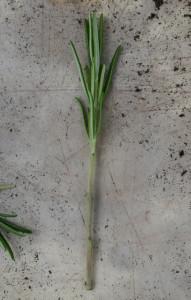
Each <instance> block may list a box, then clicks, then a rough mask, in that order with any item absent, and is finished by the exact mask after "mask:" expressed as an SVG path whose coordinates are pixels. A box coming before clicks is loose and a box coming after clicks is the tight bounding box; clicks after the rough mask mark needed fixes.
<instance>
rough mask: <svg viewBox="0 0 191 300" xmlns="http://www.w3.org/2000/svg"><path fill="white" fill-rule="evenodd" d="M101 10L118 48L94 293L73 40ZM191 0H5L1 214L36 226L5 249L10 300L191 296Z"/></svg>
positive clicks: (0, 284)
mask: <svg viewBox="0 0 191 300" xmlns="http://www.w3.org/2000/svg"><path fill="white" fill-rule="evenodd" d="M93 9H95V10H96V11H97V12H98V13H99V12H103V13H104V15H105V16H106V17H107V26H106V32H107V33H106V43H107V45H106V53H107V57H106V60H107V59H108V57H109V55H111V53H112V52H113V51H114V49H115V47H116V46H117V45H118V44H119V43H122V45H123V47H124V52H123V55H122V57H121V59H120V63H119V66H118V70H117V76H116V80H115V84H114V87H113V90H112V92H111V93H110V96H109V97H108V99H107V104H106V109H105V115H104V126H103V127H104V130H103V134H102V136H101V138H100V146H99V166H98V170H97V185H98V186H99V189H98V192H97V198H98V199H99V201H98V204H97V205H96V213H95V214H96V222H95V223H96V224H95V228H96V256H97V257H96V288H95V290H94V291H92V292H86V291H85V290H84V288H83V273H84V266H85V264H84V263H85V262H84V255H85V229H84V225H83V214H84V209H85V207H84V194H85V190H86V179H87V155H88V147H87V141H86V136H85V132H84V129H83V125H82V119H81V115H80V111H79V108H78V106H77V105H76V104H75V102H74V101H73V98H74V96H76V95H81V94H82V92H81V87H80V84H79V80H78V76H77V72H76V66H75V64H74V62H73V59H72V56H71V53H70V50H69V48H68V42H69V40H70V39H72V40H74V41H75V43H76V45H77V47H78V49H79V51H80V54H81V56H82V59H84V58H85V51H84V44H83V43H84V39H83V25H82V20H83V18H84V17H85V16H86V15H87V14H88V12H89V11H90V10H93ZM190 16H191V1H188V0H185V1H178V0H169V1H168V0H166V1H165V0H164V1H156V0H155V1H153V0H145V1H143V0H137V1H133V0H121V1H120V0H113V1H109V0H108V1H106V0H102V1H101V0H100V1H85V0H84V1H77V0H76V1H73V2H72V1H71V2H70V1H64V0H1V1H0V96H1V97H0V109H1V115H0V139H1V143H0V168H1V169H0V170H1V172H0V179H1V181H2V180H4V181H7V182H15V183H16V184H17V187H16V189H15V190H13V191H6V192H4V193H2V194H1V211H15V212H17V213H18V214H19V217H18V221H19V222H21V223H23V224H25V225H27V226H29V227H31V228H33V229H34V234H33V236H32V237H30V238H28V237H26V238H22V239H19V238H15V237H14V238H12V237H11V242H12V245H13V247H14V249H15V253H16V258H17V259H16V263H12V262H11V261H10V260H9V259H8V258H7V256H6V255H4V254H3V253H2V252H1V259H0V264H1V276H0V298H1V299H2V300H3V299H8V300H19V299H21V300H28V299H30V300H42V299H43V300H58V299H60V300H61V299H62V300H63V299H64V300H74V299H78V300H79V299H83V300H108V299H109V300H119V299H120V300H188V299H191V210H190V209H191V185H190V180H191V162H190V161H191V160H190V158H191V145H190V142H191V123H190V122H191V107H190V101H191V100H190V82H191V51H190V50H191V47H190V46H191V41H190V33H191V31H190V24H191V19H190Z"/></svg>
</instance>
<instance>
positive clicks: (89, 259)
mask: <svg viewBox="0 0 191 300" xmlns="http://www.w3.org/2000/svg"><path fill="white" fill-rule="evenodd" d="M90 150H91V151H90V159H89V172H88V188H87V219H86V228H87V256H86V279H85V287H86V289H87V290H92V289H93V264H94V253H93V228H92V227H93V225H92V224H93V207H94V180H95V169H96V141H94V143H93V144H91V145H90Z"/></svg>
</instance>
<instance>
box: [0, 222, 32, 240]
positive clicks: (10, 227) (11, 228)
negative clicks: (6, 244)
mask: <svg viewBox="0 0 191 300" xmlns="http://www.w3.org/2000/svg"><path fill="white" fill-rule="evenodd" d="M0 227H1V228H4V229H5V230H6V231H8V232H12V233H14V234H16V235H21V236H22V235H25V234H31V233H32V231H31V230H30V229H28V228H25V227H22V226H20V225H17V224H15V223H13V222H10V221H8V220H7V219H6V218H5V219H4V218H2V217H0Z"/></svg>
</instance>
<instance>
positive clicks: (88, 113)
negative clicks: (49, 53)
mask: <svg viewBox="0 0 191 300" xmlns="http://www.w3.org/2000/svg"><path fill="white" fill-rule="evenodd" d="M84 26H85V38H86V48H87V52H88V59H89V63H88V65H86V66H85V67H84V68H83V67H82V64H81V62H80V59H79V56H78V53H77V51H76V48H75V46H74V44H73V42H72V41H71V42H70V46H71V49H72V52H73V55H74V58H75V61H76V64H77V68H78V71H79V76H80V81H81V84H82V87H83V90H84V93H85V95H86V98H87V100H88V101H87V103H86V104H85V103H84V102H83V101H82V99H81V98H79V97H76V100H77V102H78V103H79V105H80V109H81V111H82V115H83V120H84V125H85V129H86V132H87V135H88V138H89V141H90V146H91V148H92V151H95V144H96V139H97V136H98V134H99V132H100V129H101V122H102V111H103V105H104V101H105V98H106V96H107V94H108V91H109V88H110V85H111V82H112V77H113V73H114V70H115V67H116V64H117V61H118V58H119V55H120V53H121V51H122V47H121V46H118V47H117V49H116V51H115V53H114V55H113V57H112V59H111V62H110V65H109V67H108V68H107V67H106V65H105V64H104V63H102V52H103V27H104V19H103V14H101V16H100V17H99V18H97V17H96V15H95V13H90V14H89V18H88V19H85V24H84Z"/></svg>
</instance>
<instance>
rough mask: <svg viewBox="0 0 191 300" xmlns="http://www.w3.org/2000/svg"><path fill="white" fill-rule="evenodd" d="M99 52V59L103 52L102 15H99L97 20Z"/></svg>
mask: <svg viewBox="0 0 191 300" xmlns="http://www.w3.org/2000/svg"><path fill="white" fill-rule="evenodd" d="M99 50H100V57H101V54H102V50H103V14H101V16H100V18H99Z"/></svg>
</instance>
